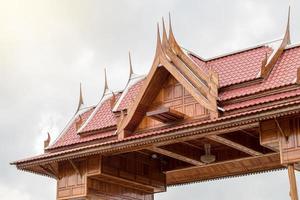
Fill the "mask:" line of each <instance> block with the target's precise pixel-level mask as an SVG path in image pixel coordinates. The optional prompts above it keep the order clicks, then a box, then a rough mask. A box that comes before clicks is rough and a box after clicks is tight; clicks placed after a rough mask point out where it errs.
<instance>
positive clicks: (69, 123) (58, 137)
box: [45, 106, 94, 149]
mask: <svg viewBox="0 0 300 200" xmlns="http://www.w3.org/2000/svg"><path fill="white" fill-rule="evenodd" d="M93 108H94V106H89V107H85V108H81V109H80V110H79V111H78V112H77V113H75V114H74V115H73V117H72V118H71V119H70V120H69V122H68V123H67V125H66V126H65V128H64V129H63V130H62V132H61V133H60V134H59V135H58V136H57V137H56V139H55V140H54V141H53V142H51V144H50V145H49V146H48V147H47V148H45V149H48V148H51V146H52V145H54V144H55V143H56V142H57V141H58V140H59V139H60V138H61V137H62V136H63V135H64V134H65V133H66V131H67V130H68V129H69V128H70V126H71V125H72V124H73V122H74V120H75V119H76V118H77V117H78V116H79V115H81V114H83V113H86V112H88V111H89V110H91V109H93Z"/></svg>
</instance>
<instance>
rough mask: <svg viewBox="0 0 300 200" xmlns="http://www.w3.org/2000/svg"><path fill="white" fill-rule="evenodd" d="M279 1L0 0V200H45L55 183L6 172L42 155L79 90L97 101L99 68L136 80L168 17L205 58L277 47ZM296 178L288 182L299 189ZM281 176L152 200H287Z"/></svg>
mask: <svg viewBox="0 0 300 200" xmlns="http://www.w3.org/2000/svg"><path fill="white" fill-rule="evenodd" d="M288 4H289V2H288V1H285V0H277V1H275V0H264V1H262V0H243V1H241V0H227V1H222V0H206V1H204V0H202V1H200V0H198V1H196V0H195V1H192V0H182V1H179V0H175V1H174V0H173V1H171V0H149V1H143V0H122V1H121V0H120V1H116V0H107V1H101V0H97V1H96V0H95V1H93V0H81V1H79V0H36V1H33V0H26V1H21V0H20V1H16V0H7V1H5V0H0V136H1V138H0V199H1V200H2V199H5V200H6V199H8V200H20V199H22V200H53V199H55V187H56V185H55V181H53V180H51V179H49V178H45V177H41V176H37V175H33V174H30V173H25V172H20V171H17V170H16V169H15V167H13V166H10V165H9V164H8V163H9V162H11V161H13V160H16V159H20V158H24V157H27V156H32V155H35V154H39V153H42V149H43V140H44V139H45V138H46V133H47V132H48V131H49V132H50V133H51V136H52V138H55V137H56V136H57V135H58V134H59V133H60V131H61V130H62V129H63V128H64V126H65V125H66V123H67V121H68V120H69V119H70V118H71V117H72V116H73V114H74V112H75V110H76V106H77V103H78V90H79V83H80V82H82V84H83V90H84V100H85V103H86V105H94V104H96V103H97V102H98V101H99V98H100V96H101V94H102V90H103V69H104V67H107V73H108V80H109V86H110V88H111V89H113V90H120V89H122V88H123V87H124V85H125V83H126V81H127V77H128V51H129V50H130V51H131V53H132V59H133V66H134V70H135V72H136V73H139V74H146V73H147V72H148V70H149V68H150V66H151V63H152V59H153V57H154V51H155V37H156V35H155V34H156V30H155V29H156V22H158V21H160V20H161V17H162V16H165V17H167V15H168V12H169V11H170V12H171V13H172V19H173V30H174V32H175V36H176V38H177V40H178V42H179V43H180V44H181V45H182V46H184V47H185V48H187V49H189V50H192V51H194V52H196V53H197V54H198V55H200V56H202V57H211V56H215V55H219V54H223V53H226V52H230V51H233V50H238V49H242V48H246V47H249V46H253V45H255V44H258V43H261V42H264V41H269V40H273V39H277V38H279V37H281V36H282V34H283V33H284V29H285V26H286V20H287V10H288ZM290 4H291V7H292V8H291V12H292V19H291V32H292V42H293V43H298V42H299V41H300V12H299V11H300V2H299V1H296V0H293V1H290ZM299 177H300V176H299V173H297V178H298V182H299V187H300V178H299ZM288 190H289V188H288V176H287V172H286V171H280V172H272V173H269V174H263V175H255V176H247V177H242V178H233V179H226V180H221V181H213V182H207V183H200V184H192V185H187V186H181V187H174V188H169V189H168V192H167V193H163V194H158V195H156V199H158V200H162V199H163V200H179V199H185V200H194V199H207V200H213V199H223V200H232V199H239V200H252V199H256V200H266V199H269V200H288V199H289V196H288Z"/></svg>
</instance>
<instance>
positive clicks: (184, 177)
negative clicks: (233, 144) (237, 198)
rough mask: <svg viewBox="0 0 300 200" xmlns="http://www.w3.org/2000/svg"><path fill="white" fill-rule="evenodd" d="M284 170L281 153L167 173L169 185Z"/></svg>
mask: <svg viewBox="0 0 300 200" xmlns="http://www.w3.org/2000/svg"><path fill="white" fill-rule="evenodd" d="M278 168H282V165H281V164H280V156H279V153H273V154H270V155H263V156H260V157H248V158H242V159H237V160H231V161H225V162H220V163H214V164H209V165H204V166H195V167H189V168H185V169H178V170H173V171H169V172H167V185H174V184H181V183H189V182H195V181H205V180H211V179H218V178H223V177H228V176H236V175H243V174H248V173H254V172H261V171H265V170H272V169H278Z"/></svg>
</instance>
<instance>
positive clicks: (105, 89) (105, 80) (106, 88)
mask: <svg viewBox="0 0 300 200" xmlns="http://www.w3.org/2000/svg"><path fill="white" fill-rule="evenodd" d="M111 93H112V92H111V90H110V89H109V87H108V83H107V74H106V68H104V90H103V94H102V97H101V99H103V97H104V96H106V95H108V94H111Z"/></svg>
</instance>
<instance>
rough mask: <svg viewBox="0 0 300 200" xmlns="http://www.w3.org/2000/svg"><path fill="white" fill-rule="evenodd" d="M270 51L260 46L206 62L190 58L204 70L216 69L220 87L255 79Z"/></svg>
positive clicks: (268, 48)
mask: <svg viewBox="0 0 300 200" xmlns="http://www.w3.org/2000/svg"><path fill="white" fill-rule="evenodd" d="M272 51H273V50H272V49H271V48H270V47H266V46H261V47H257V48H254V49H250V50H246V51H242V52H239V53H236V54H232V55H228V56H224V57H220V58H216V59H213V60H209V61H207V62H204V61H203V60H201V59H200V58H197V57H196V56H193V55H191V58H192V59H193V60H194V61H195V62H196V63H197V64H198V65H199V67H200V68H201V69H203V70H204V71H207V69H209V68H212V69H213V70H214V71H216V72H217V73H218V75H219V82H220V87H225V86H229V85H232V84H237V83H241V82H245V81H249V80H253V79H256V78H257V77H258V74H259V72H260V69H261V65H262V61H263V60H264V58H265V56H266V53H267V54H268V56H269V55H270V54H271V53H272Z"/></svg>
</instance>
